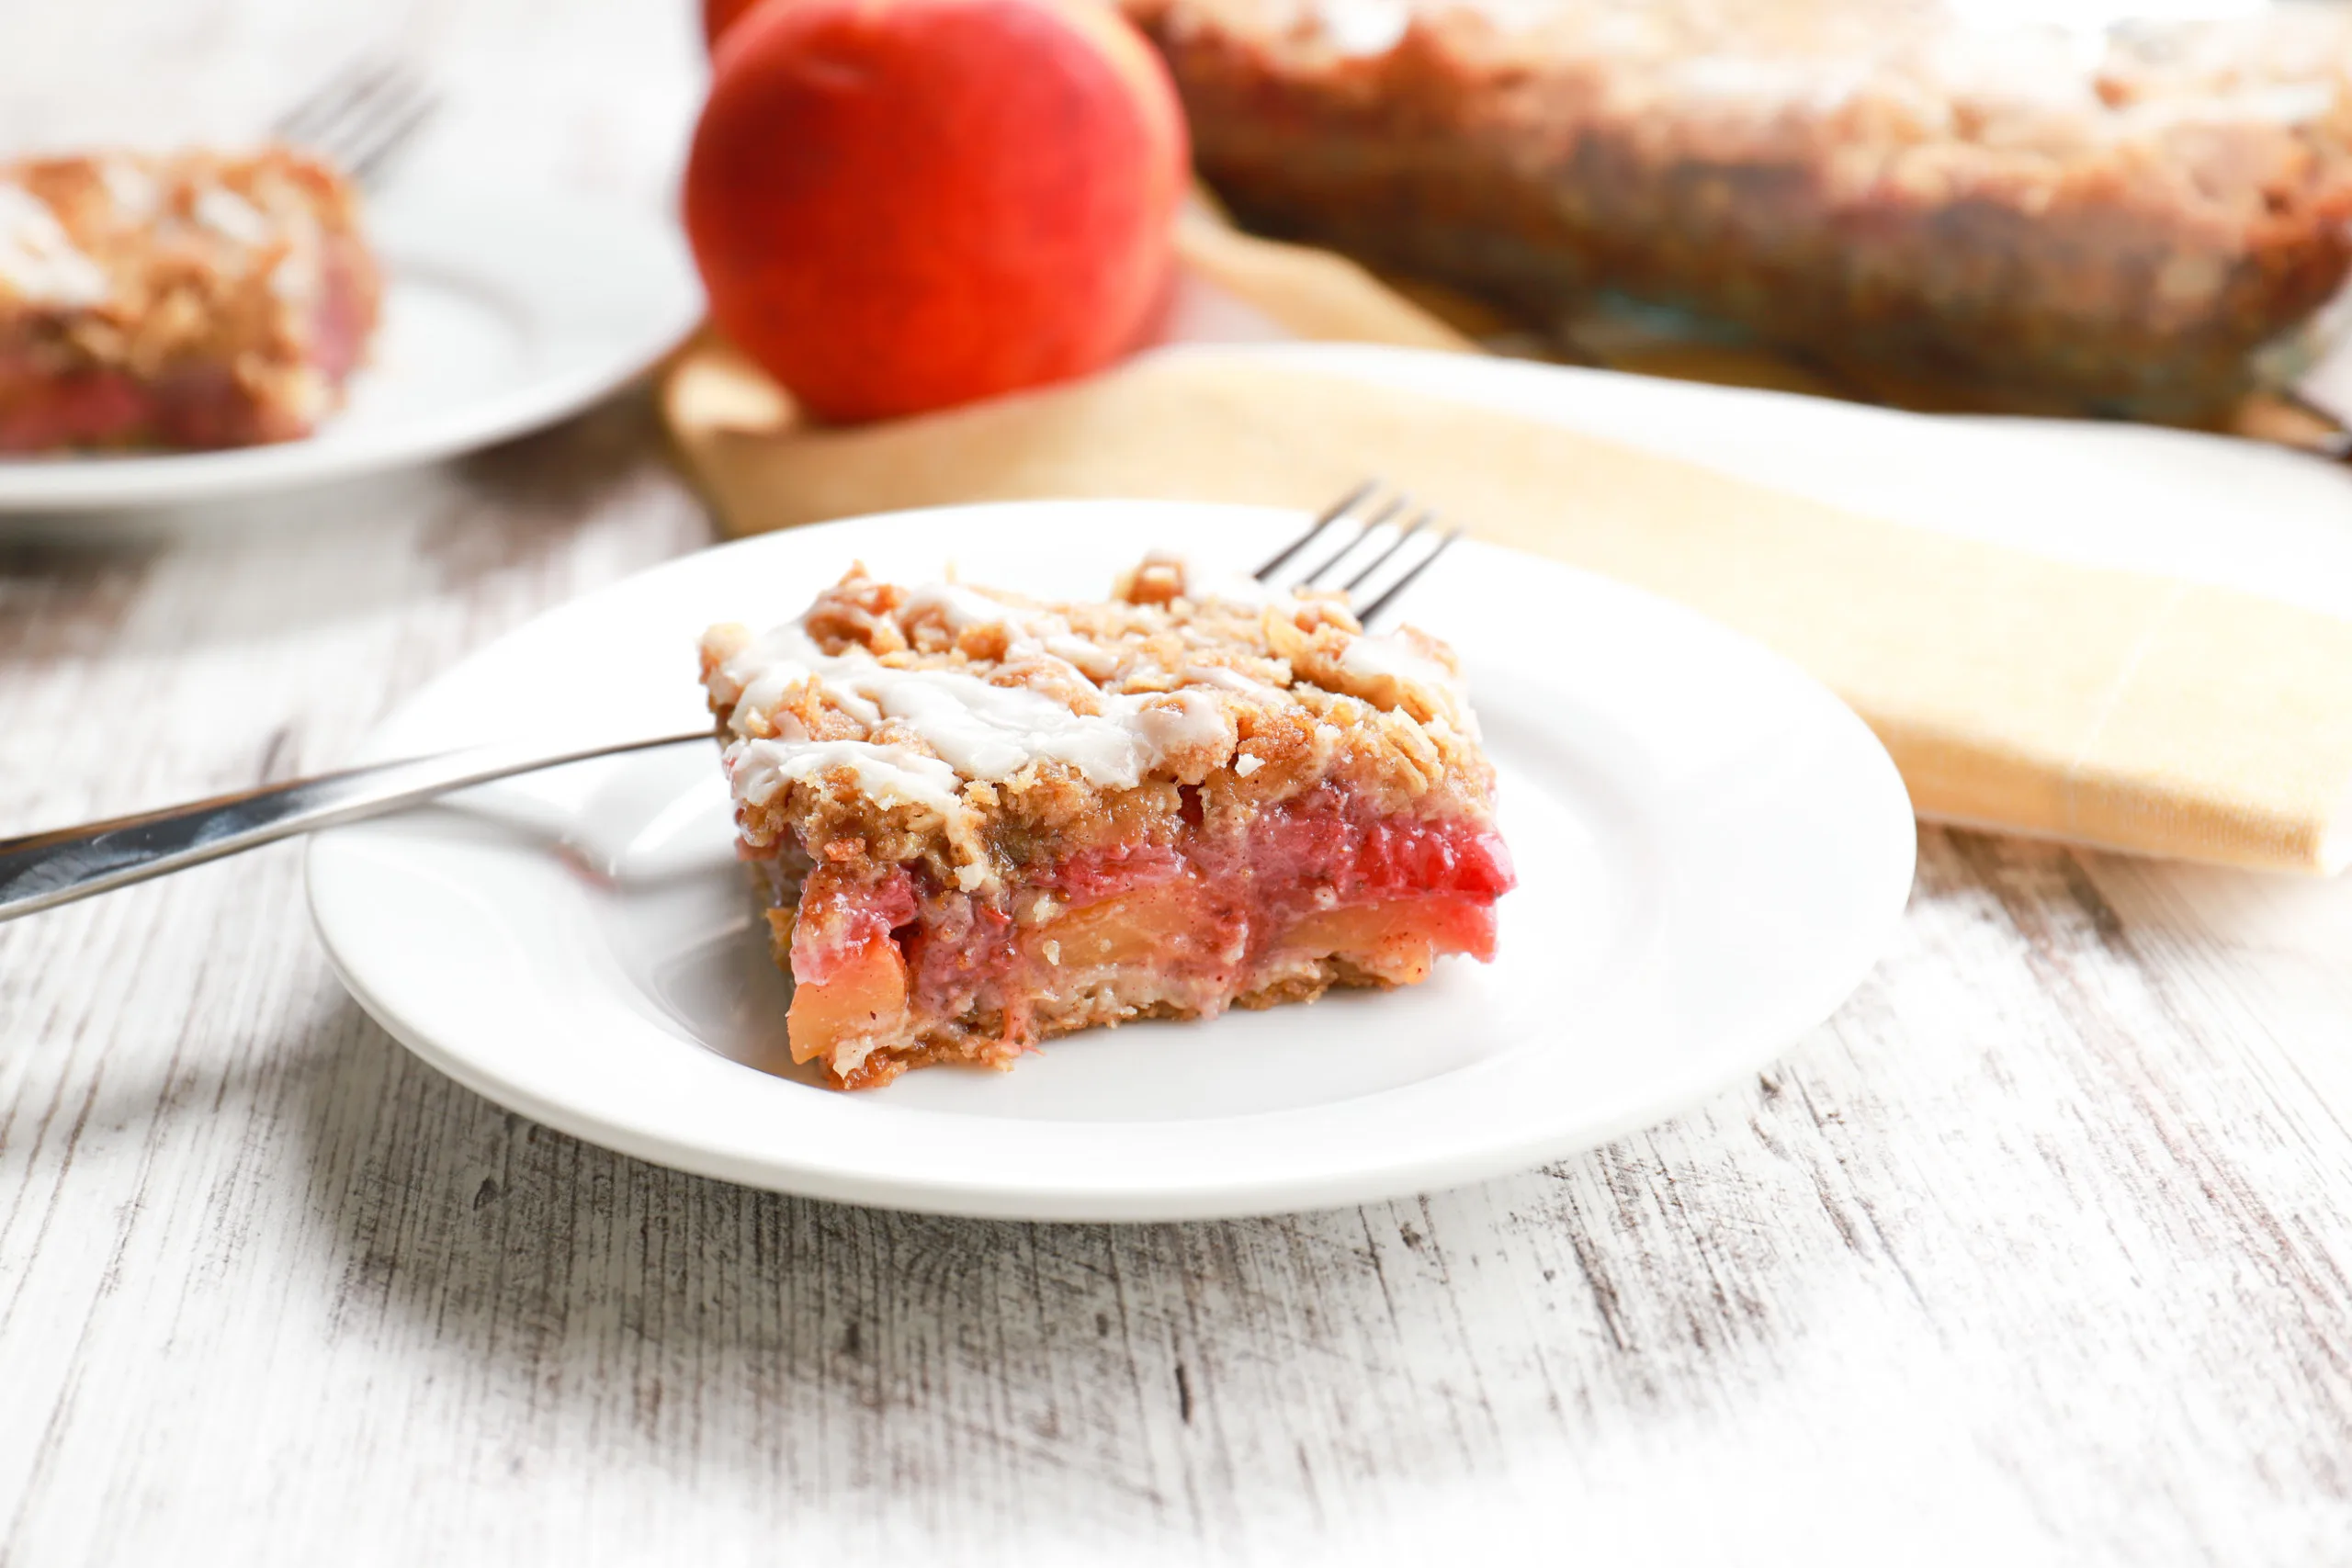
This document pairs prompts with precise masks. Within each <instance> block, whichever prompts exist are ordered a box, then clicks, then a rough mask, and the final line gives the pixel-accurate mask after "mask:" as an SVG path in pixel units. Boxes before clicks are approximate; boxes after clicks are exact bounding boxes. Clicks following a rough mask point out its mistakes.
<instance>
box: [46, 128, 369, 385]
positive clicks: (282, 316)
mask: <svg viewBox="0 0 2352 1568" xmlns="http://www.w3.org/2000/svg"><path fill="white" fill-rule="evenodd" d="M357 221H358V220H357V200H356V195H355V193H354V191H353V189H352V187H351V186H350V185H349V184H348V183H347V182H346V181H345V180H344V179H343V178H342V177H341V176H340V175H337V174H336V173H335V172H334V170H332V169H330V168H328V167H327V166H326V165H325V164H322V163H320V162H318V161H317V160H315V159H312V158H310V157H308V156H305V155H303V154H301V153H299V152H292V151H290V150H288V149H284V148H276V147H272V148H265V149H263V150H262V151H260V152H254V153H250V154H227V153H211V152H183V153H175V154H172V155H168V156H149V155H144V154H139V153H132V152H107V153H100V154H96V155H90V156H75V157H47V158H27V159H18V160H15V161H6V160H0V323H6V325H7V326H8V328H9V333H10V335H11V337H12V338H14V339H16V340H17V343H16V344H13V345H12V346H14V347H15V348H17V350H18V351H20V352H23V353H26V354H28V355H32V356H34V358H35V359H36V360H37V361H38V362H40V363H42V364H44V365H50V364H51V362H53V366H52V367H53V368H56V369H60V370H64V369H85V368H106V369H119V370H122V371H125V372H127V373H129V374H130V375H133V376H136V377H140V378H150V379H152V378H156V377H159V376H161V375H164V374H165V373H166V372H168V371H170V370H171V369H173V368H174V367H178V366H182V365H187V364H191V363H199V362H200V363H218V364H221V365H225V366H227V367H230V369H231V370H232V373H233V374H234V375H235V376H236V377H237V378H239V380H240V381H242V382H243V383H245V384H247V385H248V386H249V387H250V388H251V389H254V391H255V392H257V393H258V394H261V395H265V396H267V397H270V398H272V399H274V400H278V401H282V402H285V403H286V404H288V406H289V407H292V408H295V409H296V410H297V411H298V412H300V413H301V414H302V415H303V417H305V418H313V417H315V416H316V415H317V414H318V413H320V412H324V410H325V409H326V408H327V407H328V406H330V405H331V404H332V402H333V400H334V386H333V385H332V379H333V378H332V377H330V376H329V375H326V374H324V373H322V371H321V370H320V368H319V367H316V366H314V365H312V364H311V362H310V361H311V355H312V350H313V347H314V343H313V338H314V336H315V334H316V333H317V331H318V328H319V320H318V314H319V311H318V307H319V305H320V303H321V300H322V296H323V295H324V293H325V291H326V289H327V287H328V281H327V280H328V277H329V275H330V274H331V273H335V272H337V271H338V270H344V271H347V270H349V269H350V268H351V267H352V265H353V263H352V261H351V259H350V256H349V254H348V253H349V252H351V251H352V250H353V249H355V248H356V245H357V244H358V241H357V239H356V232H357ZM372 309H373V302H372V293H371V295H370V299H369V300H368V310H371V311H372Z"/></svg>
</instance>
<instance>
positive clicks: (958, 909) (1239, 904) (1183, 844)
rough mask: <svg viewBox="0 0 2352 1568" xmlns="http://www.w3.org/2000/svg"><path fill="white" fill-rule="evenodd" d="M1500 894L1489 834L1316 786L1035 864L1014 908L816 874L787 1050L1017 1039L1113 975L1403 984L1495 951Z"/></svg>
mask: <svg viewBox="0 0 2352 1568" xmlns="http://www.w3.org/2000/svg"><path fill="white" fill-rule="evenodd" d="M1513 882H1514V876H1513V874H1512V871H1511V865H1510V855H1509V853H1508V852H1506V851H1505V849H1504V847H1503V843H1502V840H1501V839H1500V837H1499V836H1498V835H1497V834H1496V833H1495V832H1494V831H1493V830H1492V829H1488V828H1484V827H1479V826H1475V825H1471V824H1467V823H1460V822H1435V823H1431V822H1419V821H1411V820H1404V819H1390V818H1377V817H1374V816H1372V815H1370V814H1369V813H1367V812H1365V811H1363V810H1362V809H1360V808H1354V807H1353V806H1352V803H1351V802H1350V801H1349V800H1347V799H1346V798H1345V797H1344V796H1343V795H1341V794H1340V792H1338V791H1335V790H1329V789H1326V790H1322V791H1318V792H1316V793H1313V794H1310V795H1306V796H1304V797H1302V798H1300V799H1298V800H1295V801H1293V802H1289V803H1285V805H1284V806H1283V807H1276V808H1274V809H1272V810H1270V811H1267V812H1264V813H1261V815H1260V816H1259V817H1258V818H1256V819H1255V820H1254V821H1253V822H1252V824H1251V825H1250V828H1249V829H1248V830H1247V831H1246V832H1244V833H1236V834H1228V835H1217V834H1214V833H1212V832H1210V831H1207V830H1194V831H1189V832H1187V833H1186V834H1185V835H1183V836H1182V838H1180V839H1179V840H1178V841H1177V842H1176V843H1174V844H1172V845H1155V844H1142V845H1135V846H1129V847H1123V848H1119V849H1114V850H1109V851H1092V852H1087V853H1084V854H1080V855H1077V856H1073V857H1071V858H1069V859H1068V860H1064V861H1061V862H1058V863H1054V864H1051V865H1049V866H1041V867H1037V868H1035V870H1034V871H1033V873H1032V874H1029V875H1027V876H1024V877H1021V878H1018V879H1017V880H1016V882H1015V885H1014V886H1013V889H1012V904H1013V908H1000V907H999V906H998V905H997V904H996V903H994V902H992V901H989V900H987V899H982V898H978V897H970V896H967V895H965V894H962V893H959V892H956V891H954V890H952V889H940V888H935V887H930V886H925V885H924V883H923V882H922V881H921V880H919V879H918V878H917V877H915V876H914V875H912V874H910V873H909V872H908V871H906V870H905V869H903V868H901V869H898V870H895V871H893V872H892V873H891V874H889V875H888V876H887V877H885V878H884V879H882V880H880V881H878V882H874V881H859V880H853V879H852V878H851V877H850V876H849V875H847V874H844V873H842V872H841V871H839V870H837V869H836V868H834V867H832V866H831V865H827V864H824V863H820V864H819V865H818V867H817V869H816V870H814V871H813V872H811V873H810V874H809V878H808V880H807V882H806V883H805V884H804V886H803V887H802V889H801V895H800V904H799V911H798V915H797V920H796V922H795V924H794V927H793V936H792V944H791V964H792V974H793V979H794V982H795V987H796V988H795V993H794V998H793V1003H792V1011H791V1015H790V1033H791V1040H792V1047H793V1055H794V1056H795V1057H796V1059H798V1060H802V1061H807V1060H809V1059H811V1058H813V1057H816V1056H819V1055H830V1054H831V1051H832V1050H833V1048H834V1047H835V1045H836V1044H837V1043H839V1042H841V1041H842V1040H844V1039H849V1038H854V1037H860V1036H874V1035H880V1034H887V1033H890V1032H897V1031H900V1030H903V1028H904V1027H905V1026H906V1025H907V1023H908V1022H909V1021H910V1019H911V1020H912V1021H915V1022H916V1024H917V1025H918V1027H920V1025H921V1024H922V1023H923V1022H926V1021H943V1020H951V1019H957V1018H966V1017H969V1016H974V1015H976V1014H985V1015H988V1016H989V1017H991V1018H992V1019H994V1020H995V1021H996V1026H997V1027H999V1028H1001V1032H1002V1033H1003V1035H1004V1037H1005V1038H1007V1039H1008V1040H1015V1041H1025V1040H1026V1039H1027V1038H1028V1037H1029V1024H1028V1003H1029V999H1030V998H1032V997H1033V996H1035V994H1037V993H1041V992H1050V991H1052V990H1053V989H1054V988H1055V987H1059V986H1065V985H1069V984H1071V983H1073V982H1074V981H1077V982H1083V981H1085V980H1086V978H1087V977H1089V976H1095V977H1099V976H1102V975H1103V973H1104V972H1105V971H1112V970H1124V971H1127V972H1130V973H1142V974H1148V976H1154V977H1156V978H1158V979H1159V980H1160V981H1163V982H1164V983H1165V987H1164V990H1163V992H1162V993H1161V999H1165V1000H1168V1001H1170V1002H1171V1003H1172V1004H1175V1005H1179V1006H1181V1007H1182V1009H1183V1010H1188V1011H1195V1012H1202V1013H1214V1012H1216V1011H1218V1010H1222V1009H1223V1008H1224V1007H1225V1006H1227V1005H1228V1004H1229V1003H1230V1002H1231V1001H1232V1000H1233V999H1234V998H1237V997H1244V996H1248V995H1250V994H1251V993H1252V992H1254V991H1255V990H1257V989H1258V988H1259V987H1261V985H1264V984H1266V983H1268V981H1269V979H1270V978H1278V977H1279V976H1281V975H1283V973H1285V972H1286V966H1287V969H1291V970H1295V969H1296V968H1297V967H1298V966H1299V965H1300V964H1309V965H1311V964H1313V963H1314V962H1316V961H1320V960H1324V959H1333V958H1336V959H1339V960H1342V961H1344V962H1345V963H1346V964H1349V965H1351V967H1352V968H1353V969H1354V970H1355V971H1356V972H1357V973H1358V974H1359V975H1360V976H1363V977H1365V978H1369V979H1372V980H1374V981H1378V982H1382V983H1386V984H1411V983H1414V982H1416V981H1419V980H1420V979H1422V978H1424V977H1426V976H1427V974H1428V972H1429V969H1430V964H1433V963H1434V961H1435V960H1436V959H1437V958H1440V957H1442V956H1446V955H1448V954H1453V953H1464V954H1468V955H1470V956H1472V957H1475V958H1478V959H1482V960H1483V959H1487V958H1491V957H1492V956H1493V955H1494V947H1495V912H1494V903H1495V900H1496V899H1497V898H1498V897H1501V895H1502V894H1504V893H1505V892H1507V891H1509V890H1510V887H1511V886H1512V884H1513ZM1016 911H1017V913H1016Z"/></svg>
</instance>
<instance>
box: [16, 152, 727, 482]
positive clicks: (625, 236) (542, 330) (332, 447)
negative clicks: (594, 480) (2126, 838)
mask: <svg viewBox="0 0 2352 1568" xmlns="http://www.w3.org/2000/svg"><path fill="white" fill-rule="evenodd" d="M366 224H367V231H368V242H369V243H370V244H371V246H372V247H373V248H374V250H375V252H376V254H377V256H378V258H379V261H380V262H381V264H382V265H383V268H384V275H385V289H384V314H383V321H382V323H381V325H380V326H379V329H378V332H377V335H376V340H375V345H374V348H373V351H372V353H371V355H370V356H369V361H368V365H367V366H366V367H364V368H363V369H362V370H361V371H360V373H359V374H358V375H357V376H356V377H355V378H353V382H352V389H351V399H350V401H349V403H348V404H347V405H346V406H345V408H344V409H343V410H342V411H341V412H338V413H336V414H334V416H333V417H331V418H330V419H328V420H327V421H326V422H325V423H322V425H321V426H320V428H319V430H318V433H317V434H313V435H311V436H310V437H308V438H307V439H304V440H300V441H289V442H282V443H278V444H276V445H273V446H245V447H238V448H234V449H232V450H229V451H221V452H174V453H157V454H139V455H123V456H112V455H62V456H56V457H0V513H9V512H14V513H28V512H41V513H57V512H88V511H99V510H108V509H116V508H126V507H144V506H163V505H178V504H184V503H188V502H207V501H219V500H223V499H227V498H230V497H234V496H240V495H253V494H258V493H261V492H264V491H274V490H279V489H285V488H290V487H293V486H297V485H308V484H316V483H321V482H323V481H326V480H331V479H349V478H353V477H356V476H357V475H361V474H367V473H373V472H378V471H380V470H382V469H386V468H397V467H401V466H403V465H407V464H413V463H423V462H428V461H431V460H433V459H435V458H438V457H451V456H454V455H456V454H458V453H461V452H468V451H471V450H473V449H475V448H477V447H481V446H488V445H490V444H492V442H496V441H503V440H505V439H507V438H509V437H511V436H515V435H520V434H525V433H526V432H528V431H532V430H536V429H537V428H539V427H540V426H542V425H546V424H549V423H553V422H554V421H556V420H559V419H562V418H563V417H565V416H566V415H568V414H571V413H576V412H579V411H580V410H582V409H583V408H585V407H587V406H588V405H589V404H591V403H593V402H594V401H596V400H598V399H599V398H602V397H604V396H605V394H606V393H608V392H611V391H612V390H614V389H616V388H618V387H620V386H622V385H623V384H625V383H626V382H628V380H629V379H630V378H633V377H635V376H637V375H639V373H641V372H642V371H644V370H645V369H646V368H647V367H650V366H651V365H652V364H653V363H654V362H655V361H656V360H658V359H659V358H661V356H662V355H664V354H666V353H667V352H669V350H670V349H672V348H673V347H674V346H676V345H677V344H679V343H680V342H681V341H683V340H684V337H685V335H686V334H687V333H690V332H692V331H693V330H694V327H695V323H696V322H697V321H699V320H700V319H701V314H702V288H701V285H700V283H699V282H698V281H697V280H696V278H695V270H694V265H693V263H692V261H691V260H690V259H689V257H688V256H687V254H686V251H685V246H684V242H683V241H682V240H681V239H680V238H679V236H678V235H677V233H676V232H675V231H674V228H673V226H672V225H669V224H666V223H664V222H662V220H661V219H660V218H659V217H658V216H657V215H655V214H652V213H650V212H644V211H640V210H639V209H636V208H633V207H627V206H622V205H619V204H617V203H605V202H596V201H589V200H582V199H579V198H576V197H562V196H558V195H554V194H552V193H549V192H547V191H542V190H527V189H526V190H517V191H507V192H500V193H496V194H489V193H473V194H467V193H460V192H449V191H424V190H414V191H401V190H398V189H395V190H394V191H392V192H390V193H388V194H387V195H385V196H383V197H379V198H376V199H373V200H370V202H369V203H368V209H367V213H366Z"/></svg>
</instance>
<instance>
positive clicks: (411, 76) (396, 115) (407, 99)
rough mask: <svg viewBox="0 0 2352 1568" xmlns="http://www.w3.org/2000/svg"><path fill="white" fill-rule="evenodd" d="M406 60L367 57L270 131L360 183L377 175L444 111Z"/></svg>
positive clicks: (289, 112)
mask: <svg viewBox="0 0 2352 1568" xmlns="http://www.w3.org/2000/svg"><path fill="white" fill-rule="evenodd" d="M439 103H440V98H439V96H438V95H437V94H435V92H434V90H433V89H432V87H431V86H430V85H427V83H426V82H425V80H424V77H423V76H421V75H420V74H418V73H417V72H416V70H415V69H414V68H413V66H410V65H408V64H407V63H406V62H402V61H399V60H393V59H368V58H362V59H358V60H355V61H353V62H350V63H349V64H347V65H345V67H344V68H343V69H342V70H340V71H338V72H336V73H334V75H333V76H330V77H329V78H327V80H326V81H325V82H323V83H322V84H321V85H319V87H318V88H317V90H315V91H314V92H312V93H311V95H310V96H307V97H305V98H304V99H303V100H302V101H301V102H300V103H298V104H296V105H295V106H294V107H292V108H290V109H288V110H287V111H286V113H284V114H283V115H281V116H279V117H278V118H277V122H276V123H275V124H274V125H272V126H271V127H270V133H271V134H272V135H273V136H275V137H276V138H277V140H278V141H284V142H287V143H288V144H290V145H292V146H296V147H300V148H303V149H305V150H307V151H309V152H316V153H319V154H321V155H322V156H324V157H326V158H330V159H332V160H334V162H335V163H337V164H341V165H342V166H343V168H344V170H345V172H346V173H348V174H349V175H351V176H352V177H353V178H354V179H359V180H365V179H367V178H368V176H369V175H373V174H375V173H376V172H377V171H378V170H379V168H380V167H381V166H382V164H384V162H385V160H387V159H388V158H390V156H391V155H392V153H393V152H396V151H398V150H399V149H400V147H401V144H402V143H404V142H405V141H408V139H409V138H410V137H411V136H412V135H413V134H414V133H415V131H416V130H417V128H418V127H420V126H422V125H423V124H424V121H425V119H426V118H428V117H429V116H430V115H431V114H432V113H433V111H434V109H435V107H438V105H439Z"/></svg>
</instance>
